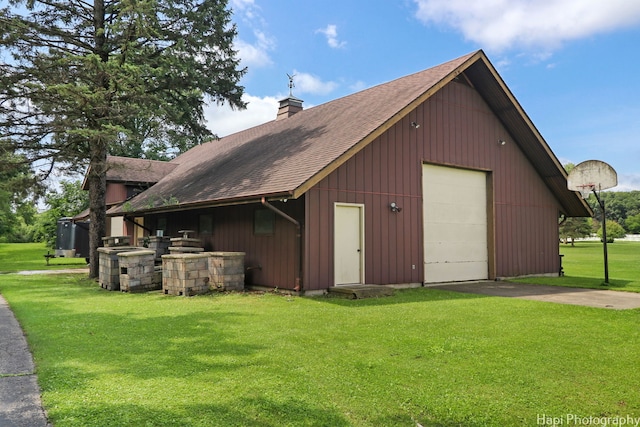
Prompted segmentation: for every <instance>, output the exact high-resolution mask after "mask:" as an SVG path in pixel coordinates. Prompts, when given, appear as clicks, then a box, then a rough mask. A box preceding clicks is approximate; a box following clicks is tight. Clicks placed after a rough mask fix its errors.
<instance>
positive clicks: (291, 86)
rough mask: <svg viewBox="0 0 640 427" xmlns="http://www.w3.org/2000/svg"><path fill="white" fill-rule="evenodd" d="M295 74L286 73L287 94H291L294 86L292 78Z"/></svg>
mask: <svg viewBox="0 0 640 427" xmlns="http://www.w3.org/2000/svg"><path fill="white" fill-rule="evenodd" d="M295 76H296V75H295V74H294V75H289V73H287V77H289V96H293V88H294V87H296V85H295V84H294V83H293V78H294V77H295Z"/></svg>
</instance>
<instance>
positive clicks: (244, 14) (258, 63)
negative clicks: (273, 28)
mask: <svg viewBox="0 0 640 427" xmlns="http://www.w3.org/2000/svg"><path fill="white" fill-rule="evenodd" d="M230 4H231V8H232V9H233V11H234V12H235V13H236V14H237V16H238V18H239V19H241V20H242V21H243V22H244V23H245V24H246V25H247V26H248V27H249V28H250V29H251V30H252V31H253V35H254V37H255V40H254V41H253V42H249V41H247V40H246V38H242V39H241V38H238V39H236V41H235V44H234V47H235V49H236V50H237V51H238V57H239V58H240V61H241V63H242V65H243V66H246V67H249V68H259V67H266V66H269V65H271V64H273V61H272V60H271V57H270V56H269V52H270V51H272V50H274V49H275V47H276V41H275V38H274V37H273V36H270V35H269V34H267V33H266V32H265V31H264V30H262V28H263V27H265V26H266V23H265V21H264V19H263V18H262V16H261V15H260V7H259V6H257V5H256V4H255V2H254V0H231V2H230ZM234 16H235V15H234Z"/></svg>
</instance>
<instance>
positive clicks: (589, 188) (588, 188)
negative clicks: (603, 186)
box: [577, 184, 596, 200]
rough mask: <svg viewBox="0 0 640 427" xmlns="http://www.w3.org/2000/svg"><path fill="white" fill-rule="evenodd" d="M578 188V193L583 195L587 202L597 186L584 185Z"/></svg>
mask: <svg viewBox="0 0 640 427" xmlns="http://www.w3.org/2000/svg"><path fill="white" fill-rule="evenodd" d="M577 187H578V191H579V192H580V194H581V195H582V198H583V199H585V200H586V199H588V198H589V196H590V195H591V192H592V191H593V190H594V189H595V188H596V186H595V184H584V185H578V186H577Z"/></svg>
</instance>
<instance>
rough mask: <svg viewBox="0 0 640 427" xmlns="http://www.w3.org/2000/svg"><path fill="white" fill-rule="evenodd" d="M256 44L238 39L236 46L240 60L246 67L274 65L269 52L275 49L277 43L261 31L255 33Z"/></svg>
mask: <svg viewBox="0 0 640 427" xmlns="http://www.w3.org/2000/svg"><path fill="white" fill-rule="evenodd" d="M254 35H255V37H256V42H255V43H253V44H251V43H248V42H246V41H245V40H241V39H238V40H237V41H236V43H235V45H234V47H235V49H236V50H237V51H238V58H240V62H241V63H242V66H245V67H250V68H252V67H266V66H268V65H271V64H273V61H272V60H271V57H270V56H269V51H271V50H273V49H274V48H275V41H274V40H273V39H272V38H271V37H269V36H267V35H266V34H265V33H263V32H261V31H257V30H256V31H254Z"/></svg>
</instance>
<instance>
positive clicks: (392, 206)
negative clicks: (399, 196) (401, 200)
mask: <svg viewBox="0 0 640 427" xmlns="http://www.w3.org/2000/svg"><path fill="white" fill-rule="evenodd" d="M389 209H391V212H400V211H401V210H402V208H401V207H400V206H398V204H397V203H396V202H391V204H390V205H389Z"/></svg>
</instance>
